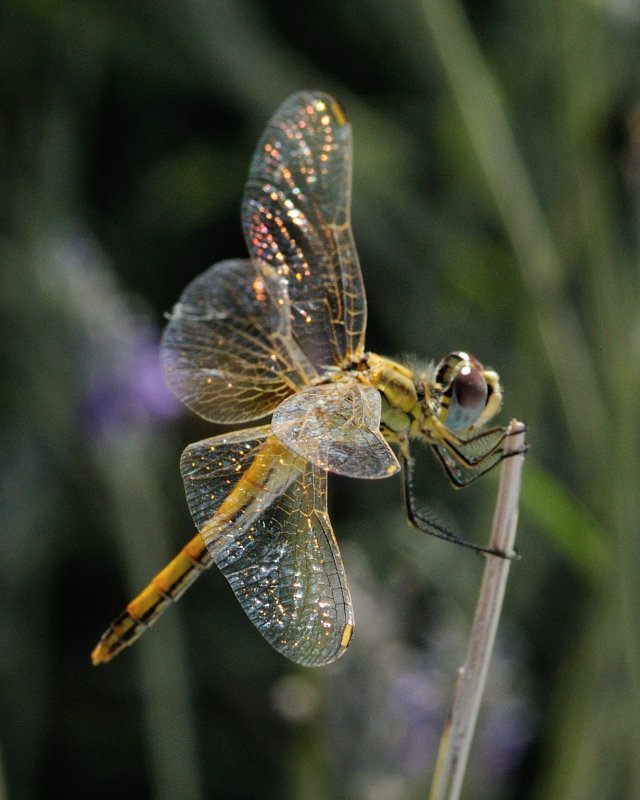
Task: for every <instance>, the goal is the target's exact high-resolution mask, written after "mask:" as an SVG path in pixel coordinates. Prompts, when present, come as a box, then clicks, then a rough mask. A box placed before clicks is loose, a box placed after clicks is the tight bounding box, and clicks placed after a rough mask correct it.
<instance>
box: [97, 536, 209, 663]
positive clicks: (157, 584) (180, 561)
mask: <svg viewBox="0 0 640 800" xmlns="http://www.w3.org/2000/svg"><path fill="white" fill-rule="evenodd" d="M212 563H213V559H212V558H211V556H210V555H209V551H208V550H207V548H206V546H205V543H204V541H203V539H202V537H201V536H200V534H199V533H198V534H196V535H195V536H194V537H193V539H192V540H191V541H190V542H189V543H188V544H186V545H185V546H184V547H183V548H182V550H181V551H180V552H179V553H178V555H177V556H176V557H175V558H174V559H173V561H171V562H169V564H167V566H166V567H165V568H164V569H162V570H160V572H159V573H158V574H157V575H156V576H155V577H154V578H152V580H151V583H150V584H149V585H148V586H147V587H146V589H143V590H142V591H141V592H140V594H139V595H138V596H137V597H135V598H134V599H133V600H132V601H131V602H130V603H129V605H128V606H127V609H126V611H123V612H122V614H120V616H119V617H117V618H116V619H115V620H114V621H113V622H112V623H111V625H110V627H109V629H108V630H106V631H105V632H104V633H103V634H102V637H101V638H100V641H99V642H98V644H97V645H96V647H95V649H94V651H93V653H91V661H92V662H93V664H94V665H97V664H104V663H105V662H107V661H111V659H112V658H113V657H114V656H116V655H117V654H118V653H119V652H120V651H121V650H124V648H125V647H128V646H129V645H130V644H133V642H135V640H136V639H137V638H138V637H139V636H140V635H141V634H142V633H144V631H145V630H146V629H147V628H148V627H149V626H150V625H152V624H153V623H154V622H155V621H156V620H157V619H158V617H159V616H160V615H161V614H162V612H163V611H164V610H165V608H166V607H167V606H168V605H169V604H170V603H172V602H173V601H175V600H177V599H178V598H179V597H180V595H181V594H182V593H183V592H184V591H185V590H186V589H188V588H189V586H191V584H192V583H193V582H194V581H195V580H196V578H198V577H199V576H200V573H201V572H203V571H204V570H205V569H207V568H208V567H210V566H211V564H212Z"/></svg>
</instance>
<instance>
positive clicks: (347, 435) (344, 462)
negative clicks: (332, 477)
mask: <svg viewBox="0 0 640 800" xmlns="http://www.w3.org/2000/svg"><path fill="white" fill-rule="evenodd" d="M380 410H381V404H380V393H379V392H378V391H377V390H376V389H374V388H373V387H372V386H364V385H362V384H360V383H358V381H356V380H353V379H350V378H345V379H342V380H340V381H337V382H336V383H329V384H324V385H322V386H312V387H307V388H306V389H304V390H303V391H301V392H297V393H296V394H294V395H292V396H291V397H289V398H287V399H286V400H285V401H284V402H283V403H281V404H280V405H279V406H278V408H277V409H276V411H275V412H274V415H273V418H272V420H271V428H272V430H273V433H274V434H275V435H276V436H277V437H278V439H280V440H281V441H282V442H284V444H286V446H287V447H288V448H289V449H290V450H292V451H293V452H294V453H297V454H298V455H300V456H302V457H303V458H305V459H307V460H308V461H310V462H311V463H312V464H315V466H316V467H320V469H323V470H328V471H329V472H337V473H338V474H340V475H349V476H351V477H352V478H386V477H388V476H389V475H393V474H394V473H395V472H397V471H398V470H399V469H400V464H399V463H398V459H397V458H396V456H395V454H394V452H393V450H392V449H391V448H390V447H389V445H388V443H387V442H386V440H385V439H384V437H383V436H382V434H381V433H380Z"/></svg>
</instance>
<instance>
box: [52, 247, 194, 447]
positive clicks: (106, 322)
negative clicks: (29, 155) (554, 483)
mask: <svg viewBox="0 0 640 800" xmlns="http://www.w3.org/2000/svg"><path fill="white" fill-rule="evenodd" d="M45 246H46V250H47V252H48V253H49V254H50V256H49V258H48V264H47V267H48V268H47V271H46V273H43V274H42V280H43V281H44V282H46V283H47V284H49V287H48V288H49V289H50V290H51V291H55V292H63V293H64V297H65V300H66V302H67V306H68V308H69V315H70V320H71V331H70V333H69V345H68V355H69V359H70V368H71V370H72V372H73V374H74V375H76V376H77V380H78V382H79V387H78V401H77V402H78V415H79V418H80V424H81V426H82V427H83V429H84V430H85V432H86V433H87V435H88V436H90V437H92V438H101V437H104V436H112V435H117V434H118V433H126V432H127V431H128V430H129V429H130V427H131V426H132V425H133V426H135V425H140V424H149V423H151V424H153V423H154V422H158V421H163V420H167V419H171V418H173V417H176V416H179V415H180V414H181V413H182V410H183V409H182V406H181V404H180V403H179V402H178V400H177V399H176V398H174V397H173V395H172V394H171V393H170V392H169V390H168V389H167V388H166V386H165V384H164V381H163V377H162V372H161V369H160V360H159V342H160V332H159V330H158V329H157V327H156V326H155V325H154V324H153V323H152V321H151V316H150V314H149V312H148V311H147V310H146V309H145V308H144V307H143V304H142V302H141V300H140V299H139V298H136V297H133V296H130V295H127V294H126V293H125V292H123V291H122V289H121V288H120V286H119V285H118V282H117V280H116V277H115V275H114V273H113V271H112V270H111V268H110V266H109V264H108V262H107V260H106V258H105V256H104V254H103V253H102V252H101V250H100V248H99V247H98V245H97V243H96V242H95V241H94V240H93V239H92V238H91V237H90V236H87V235H85V234H79V233H78V232H77V231H71V232H68V231H63V232H62V233H60V234H58V235H56V236H54V237H51V239H50V240H49V241H48V242H46V243H45ZM51 256H52V257H51Z"/></svg>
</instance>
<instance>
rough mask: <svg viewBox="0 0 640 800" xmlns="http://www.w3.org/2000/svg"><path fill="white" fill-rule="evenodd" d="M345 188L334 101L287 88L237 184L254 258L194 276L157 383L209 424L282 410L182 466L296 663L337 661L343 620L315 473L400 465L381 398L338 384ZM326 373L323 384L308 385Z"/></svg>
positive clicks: (347, 614) (203, 445)
mask: <svg viewBox="0 0 640 800" xmlns="http://www.w3.org/2000/svg"><path fill="white" fill-rule="evenodd" d="M350 184H351V128H350V125H349V124H348V123H347V121H346V118H345V116H344V113H343V112H342V109H341V108H340V106H339V105H338V104H337V103H336V102H335V101H334V100H333V99H332V98H330V97H328V96H326V95H322V94H319V93H300V94H297V95H294V96H293V97H291V98H289V99H288V100H287V101H286V102H285V103H284V104H283V105H282V106H281V107H280V109H279V110H278V111H277V112H276V114H275V116H274V117H273V119H272V120H271V122H270V123H269V125H268V127H267V130H266V132H265V134H264V135H263V137H262V139H261V140H260V143H259V145H258V148H257V150H256V153H255V156H254V159H253V161H252V164H251V169H250V174H249V180H248V182H247V186H246V190H245V195H244V201H243V211H242V220H243V227H244V232H245V237H246V239H247V243H248V245H249V250H250V253H251V256H252V261H247V260H235V261H225V262H222V263H220V264H217V265H215V266H214V267H212V268H211V269H209V270H208V271H207V272H205V273H204V274H203V275H202V276H200V277H199V278H197V279H196V280H195V281H193V282H192V283H191V284H190V285H189V286H188V287H187V289H186V290H185V292H184V293H183V295H182V297H181V298H180V301H179V303H178V304H177V305H176V307H175V309H174V311H173V313H172V315H171V319H170V321H169V324H168V326H167V329H166V331H165V334H164V337H163V342H162V354H161V355H162V362H163V366H164V369H165V374H166V377H167V382H168V384H169V386H170V387H171V388H172V390H173V391H174V392H175V394H176V395H177V396H178V397H179V398H180V399H181V400H183V401H184V402H185V404H186V405H188V406H189V407H190V408H191V409H193V410H194V411H196V412H197V413H198V414H200V415H201V416H203V417H205V418H206V419H209V420H212V421H214V422H222V423H231V422H247V421H249V420H254V419H259V418H261V417H264V416H266V415H268V414H270V413H272V412H273V411H274V410H276V409H278V415H277V416H278V425H276V424H275V423H274V426H273V429H271V428H269V427H268V426H267V427H262V428H257V429H252V430H246V431H240V432H238V433H236V434H230V435H225V436H219V437H215V438H213V439H208V440H205V441H203V442H199V443H197V444H193V445H191V446H190V447H188V448H187V449H186V450H185V452H184V455H183V458H182V462H181V469H182V475H183V479H184V482H185V487H186V493H187V500H188V503H189V508H190V511H191V514H192V516H193V518H194V520H195V522H196V525H197V527H198V530H199V531H200V533H201V534H202V536H203V538H204V540H205V542H206V544H207V548H208V550H209V552H210V553H211V555H212V557H213V559H214V560H215V562H216V564H217V565H218V566H219V568H220V569H221V570H222V572H223V573H224V575H225V576H226V578H227V580H228V581H229V583H230V584H231V586H232V588H233V590H234V592H235V594H236V596H237V598H238V600H239V601H240V603H241V605H242V607H243V608H244V610H245V611H246V613H247V614H248V616H249V618H250V619H251V620H252V622H253V623H254V624H255V625H256V627H257V628H258V629H259V630H260V632H261V633H262V634H263V635H264V636H265V637H266V638H267V640H268V641H269V642H270V643H271V644H272V645H273V646H274V647H275V648H276V649H277V650H278V651H280V652H281V653H283V654H284V655H286V656H287V657H288V658H290V659H292V660H294V661H296V662H299V663H302V664H308V665H320V664H326V663H329V662H330V661H332V660H334V659H335V658H337V657H338V656H339V655H340V654H341V653H342V652H344V649H345V648H346V646H347V645H348V642H349V639H350V637H351V631H352V627H353V617H352V608H351V600H350V596H349V590H348V588H347V583H346V580H345V576H344V568H343V566H342V560H341V557H340V553H339V550H338V546H337V544H336V541H335V538H334V535H333V531H332V528H331V523H330V521H329V518H328V515H327V510H326V470H334V471H338V472H342V473H343V474H348V475H361V473H362V472H363V469H362V467H361V466H358V465H362V464H366V465H367V467H366V470H364V471H365V472H367V473H368V474H365V475H361V476H362V477H382V476H383V475H387V474H391V472H394V471H395V470H396V469H398V463H397V460H396V458H395V456H394V454H393V452H392V451H391V449H390V448H389V446H388V445H387V444H386V442H385V441H384V439H383V437H382V436H381V434H380V431H379V426H380V400H379V397H377V392H376V391H375V390H372V389H371V390H370V391H364V390H362V391H360V388H359V387H358V384H357V383H356V381H355V379H353V378H346V377H342V378H340V374H341V369H340V368H341V366H342V365H344V364H346V363H347V362H348V361H350V360H353V359H357V358H359V357H360V356H361V355H362V352H363V346H364V334H365V326H366V299H365V294H364V287H363V284H362V277H361V273H360V267H359V264H358V260H357V255H356V251H355V247H354V244H353V239H352V235H351V229H350V225H349V202H350V189H351V186H350ZM336 378H340V379H339V380H336ZM323 380H324V381H331V380H334V382H333V383H327V384H326V385H323V386H317V385H315V384H318V383H319V382H322V381H323ZM318 392H320V394H321V395H322V398H321V400H322V402H319V398H318ZM372 393H373V394H372ZM286 398H289V400H288V401H286ZM283 401H285V402H284V404H283ZM287 403H289V404H290V405H287ZM274 434H275V435H274Z"/></svg>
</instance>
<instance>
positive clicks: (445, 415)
mask: <svg viewBox="0 0 640 800" xmlns="http://www.w3.org/2000/svg"><path fill="white" fill-rule="evenodd" d="M431 396H432V401H433V403H434V406H435V409H436V414H437V416H438V418H439V420H440V422H442V423H443V424H444V425H445V426H446V427H447V428H448V429H449V430H450V431H455V432H459V431H466V430H471V429H474V428H481V427H482V426H483V425H484V424H485V423H486V422H488V421H489V420H490V419H491V418H492V417H493V416H495V414H497V413H498V411H499V410H500V406H501V405H502V389H501V387H500V378H499V377H498V374H497V373H496V372H493V371H492V370H489V369H485V367H483V366H482V364H481V363H480V362H479V361H478V359H477V358H474V357H473V356H471V355H469V354H468V353H464V352H461V351H458V352H454V353H449V355H448V356H446V357H445V358H443V359H442V361H441V362H440V363H439V364H438V365H437V366H436V368H435V372H434V378H433V385H432V389H431Z"/></svg>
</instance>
